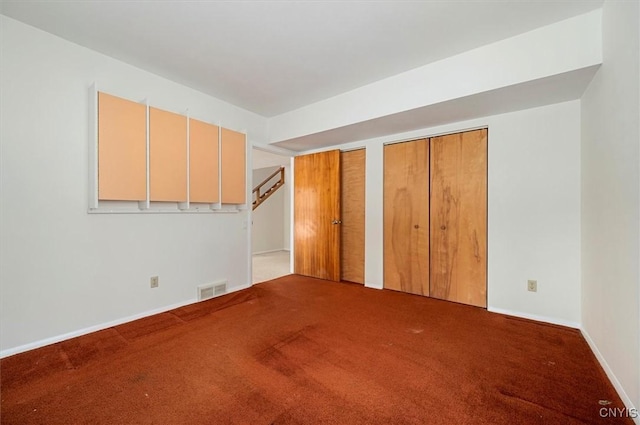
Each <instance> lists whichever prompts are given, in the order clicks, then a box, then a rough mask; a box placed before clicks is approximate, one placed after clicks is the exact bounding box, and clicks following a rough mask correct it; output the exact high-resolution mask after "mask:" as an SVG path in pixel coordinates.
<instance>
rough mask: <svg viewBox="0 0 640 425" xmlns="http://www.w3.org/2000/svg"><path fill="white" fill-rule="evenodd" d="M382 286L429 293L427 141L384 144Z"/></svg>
mask: <svg viewBox="0 0 640 425" xmlns="http://www.w3.org/2000/svg"><path fill="white" fill-rule="evenodd" d="M384 287H385V288H386V289H393V290H396V291H402V292H408V293H411V294H418V295H429V143H428V141H427V140H415V141H412V142H404V143H395V144H392V145H386V146H385V147H384Z"/></svg>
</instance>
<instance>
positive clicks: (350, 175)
mask: <svg viewBox="0 0 640 425" xmlns="http://www.w3.org/2000/svg"><path fill="white" fill-rule="evenodd" d="M365 155H366V151H365V149H357V150H353V151H347V152H340V170H341V198H342V201H341V202H342V224H341V225H340V227H341V230H342V235H341V247H340V258H341V260H340V263H341V264H340V266H341V267H340V268H341V273H342V280H346V281H349V282H356V283H364V215H365V206H364V200H365V187H364V185H365V167H366V164H365V159H366V158H365Z"/></svg>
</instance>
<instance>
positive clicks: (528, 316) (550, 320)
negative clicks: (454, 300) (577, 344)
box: [487, 306, 580, 329]
mask: <svg viewBox="0 0 640 425" xmlns="http://www.w3.org/2000/svg"><path fill="white" fill-rule="evenodd" d="M487 311H489V312H491V313H499V314H504V315H507V316H514V317H521V318H523V319H529V320H535V321H537V322H544V323H551V324H552V325H560V326H566V327H568V328H573V329H580V323H577V322H571V321H568V320H562V319H555V318H552V317H546V316H539V315H537V314H529V313H522V312H519V311H512V310H505V309H502V308H495V307H491V306H489V307H487Z"/></svg>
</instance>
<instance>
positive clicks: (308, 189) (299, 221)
mask: <svg viewBox="0 0 640 425" xmlns="http://www.w3.org/2000/svg"><path fill="white" fill-rule="evenodd" d="M293 186H294V205H295V207H294V272H295V273H297V274H301V275H304V276H311V277H317V278H320V279H327V280H333V281H340V224H339V222H340V151H338V150H334V151H329V152H321V153H315V154H310V155H301V156H297V157H295V159H294V183H293Z"/></svg>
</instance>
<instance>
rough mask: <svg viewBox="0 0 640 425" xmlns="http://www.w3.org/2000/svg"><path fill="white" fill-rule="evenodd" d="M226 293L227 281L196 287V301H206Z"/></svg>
mask: <svg viewBox="0 0 640 425" xmlns="http://www.w3.org/2000/svg"><path fill="white" fill-rule="evenodd" d="M226 293H227V281H226V280H225V281H222V282H218V283H208V284H206V285H200V286H198V301H203V300H208V299H209V298H213V297H217V296H219V295H223V294H226Z"/></svg>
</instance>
